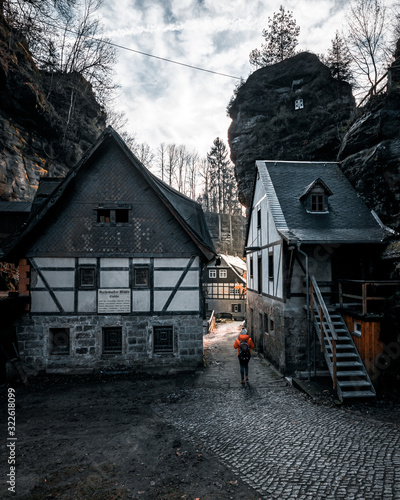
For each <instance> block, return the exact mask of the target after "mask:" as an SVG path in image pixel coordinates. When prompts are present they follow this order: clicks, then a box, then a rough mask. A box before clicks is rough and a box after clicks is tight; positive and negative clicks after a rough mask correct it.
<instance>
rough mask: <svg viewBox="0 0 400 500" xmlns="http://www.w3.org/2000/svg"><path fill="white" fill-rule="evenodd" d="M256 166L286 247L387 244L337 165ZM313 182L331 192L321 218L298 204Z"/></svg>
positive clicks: (269, 163) (285, 163)
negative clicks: (300, 243) (328, 244)
mask: <svg viewBox="0 0 400 500" xmlns="http://www.w3.org/2000/svg"><path fill="white" fill-rule="evenodd" d="M256 164H257V169H258V172H259V175H260V182H262V185H263V189H264V191H265V193H266V196H267V198H268V202H269V206H270V210H271V213H272V216H273V218H274V222H275V225H276V228H277V230H278V232H279V233H280V234H281V235H282V236H283V238H285V239H286V240H287V241H289V242H290V243H297V242H303V243H310V244H311V243H331V244H335V243H337V244H339V243H379V242H382V241H383V239H384V238H385V236H386V233H385V231H384V229H383V228H382V227H381V226H380V225H379V223H378V222H377V220H376V218H375V217H374V216H373V215H372V213H371V211H370V210H369V209H368V207H367V206H366V205H365V203H364V202H363V200H361V198H359V196H358V195H357V193H356V191H355V189H354V188H353V187H352V185H351V184H350V182H349V181H348V179H347V178H346V177H345V175H344V174H343V172H342V171H341V170H340V168H339V165H338V164H337V163H331V162H330V163H324V162H289V161H267V160H263V161H261V160H260V161H257V162H256ZM317 181H319V182H321V183H322V184H323V185H324V186H326V187H327V188H328V186H329V188H328V189H329V191H330V193H331V194H330V193H329V194H330V196H329V211H328V212H327V213H323V214H322V213H315V214H314V213H309V212H307V211H306V210H305V208H304V204H303V203H302V201H301V198H302V197H303V196H304V193H305V191H309V189H310V188H311V187H312V186H313V185H315V184H316V182H317ZM304 186H307V188H306V189H305V187H304ZM329 191H328V192H329Z"/></svg>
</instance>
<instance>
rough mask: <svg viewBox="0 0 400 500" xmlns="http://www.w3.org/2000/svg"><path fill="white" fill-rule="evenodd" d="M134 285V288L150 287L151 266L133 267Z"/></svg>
mask: <svg viewBox="0 0 400 500" xmlns="http://www.w3.org/2000/svg"><path fill="white" fill-rule="evenodd" d="M133 286H134V288H149V287H150V267H149V266H137V267H136V266H135V267H134V268H133Z"/></svg>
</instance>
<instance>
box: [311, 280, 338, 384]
mask: <svg viewBox="0 0 400 500" xmlns="http://www.w3.org/2000/svg"><path fill="white" fill-rule="evenodd" d="M310 278H311V279H310V281H311V286H310V310H311V321H312V322H313V321H314V303H315V307H316V309H317V310H318V312H319V318H320V338H321V351H322V352H324V345H325V342H324V339H326V340H327V342H328V344H329V346H330V348H331V350H332V369H333V370H332V371H333V373H332V379H333V388H334V389H336V388H337V366H336V342H337V340H338V336H337V333H336V330H335V327H334V326H333V323H332V319H331V316H330V314H329V311H328V308H327V307H326V304H325V301H324V298H323V297H322V293H321V290H320V289H319V286H318V284H317V281H316V279H315V277H314V276H311V277H310ZM329 334H330V335H329Z"/></svg>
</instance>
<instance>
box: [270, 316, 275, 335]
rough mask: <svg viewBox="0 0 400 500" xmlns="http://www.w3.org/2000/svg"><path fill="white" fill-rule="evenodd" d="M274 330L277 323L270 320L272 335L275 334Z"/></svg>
mask: <svg viewBox="0 0 400 500" xmlns="http://www.w3.org/2000/svg"><path fill="white" fill-rule="evenodd" d="M274 330H275V322H274V320H273V319H270V320H269V331H270V333H274Z"/></svg>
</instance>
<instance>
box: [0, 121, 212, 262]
mask: <svg viewBox="0 0 400 500" xmlns="http://www.w3.org/2000/svg"><path fill="white" fill-rule="evenodd" d="M109 141H114V142H115V143H116V144H117V145H118V146H119V147H120V148H121V149H122V151H123V152H124V153H125V154H126V156H127V157H128V158H129V160H130V161H131V163H132V164H133V166H134V167H135V168H136V169H137V170H138V171H139V172H140V173H141V175H142V176H143V177H144V178H145V179H146V180H147V182H148V183H149V185H150V186H151V188H152V189H153V190H154V191H155V193H156V194H157V195H158V197H159V198H160V199H161V201H162V202H163V203H164V205H165V206H166V207H167V208H168V209H169V210H170V212H171V213H172V214H173V216H174V217H175V219H176V220H177V221H178V222H179V224H180V225H181V226H182V227H183V229H184V230H185V231H186V233H187V234H188V235H189V237H190V238H191V240H192V241H193V242H194V243H195V244H196V245H197V246H198V248H199V249H200V250H201V251H202V253H203V254H204V256H205V257H206V258H207V259H208V260H210V259H211V258H212V257H213V256H214V255H215V250H214V245H213V242H212V239H211V236H210V233H209V231H208V227H207V223H206V221H205V217H204V213H203V210H202V208H201V206H200V205H199V204H198V203H197V202H195V201H193V200H192V199H190V198H188V197H187V196H185V195H183V194H182V193H179V192H178V191H176V190H175V189H173V188H171V187H170V186H168V185H167V184H165V183H164V182H163V181H161V180H160V179H158V178H157V177H156V176H155V175H153V174H152V173H151V172H150V171H149V170H147V169H146V168H145V167H144V165H143V164H142V163H141V162H140V161H139V160H138V158H136V156H135V155H134V154H133V153H132V151H130V149H129V148H128V147H127V146H126V144H125V142H124V141H123V140H122V139H121V137H120V136H119V135H118V134H117V133H116V132H115V130H114V129H113V128H112V127H107V128H106V129H105V130H104V132H103V133H102V134H101V135H100V137H99V138H98V140H97V141H96V142H95V143H94V144H93V145H92V146H91V148H89V149H88V151H87V152H86V153H85V155H84V156H83V157H82V159H81V160H80V161H79V162H78V163H77V164H76V166H75V167H74V168H73V169H71V170H70V171H69V172H68V174H67V175H66V177H65V178H63V179H62V180H61V182H60V183H59V184H58V185H56V183H52V187H53V186H54V189H49V190H48V191H46V193H45V194H46V195H47V194H48V196H47V197H46V198H44V201H43V203H38V204H34V206H35V209H34V210H33V212H32V214H31V215H30V217H29V219H28V221H27V222H26V224H24V226H23V227H22V229H21V231H20V232H19V233H18V234H17V235H16V236H15V237H14V238H13V240H12V241H11V242H9V244H8V245H7V246H5V247H4V248H3V257H12V253H13V252H14V251H15V250H16V249H18V248H20V246H21V245H23V243H24V241H26V238H27V237H28V236H29V235H30V234H32V232H33V230H34V229H35V228H36V227H37V225H38V224H39V223H41V222H42V221H43V220H44V219H46V218H47V217H48V214H50V213H51V212H52V211H53V210H54V209H55V207H56V206H57V204H58V202H59V201H60V200H61V199H62V198H63V196H64V193H65V192H66V190H67V188H68V186H69V185H70V184H71V182H72V181H73V180H74V179H75V178H76V176H77V175H79V172H80V171H81V170H82V169H84V168H85V165H87V164H88V163H89V162H90V161H91V159H92V158H93V157H94V156H95V154H96V153H97V152H98V151H99V150H100V149H101V147H103V146H106V145H107V144H108V143H109ZM0 256H1V255H0Z"/></svg>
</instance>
